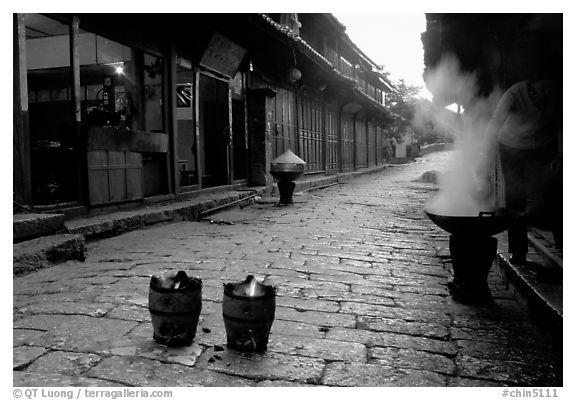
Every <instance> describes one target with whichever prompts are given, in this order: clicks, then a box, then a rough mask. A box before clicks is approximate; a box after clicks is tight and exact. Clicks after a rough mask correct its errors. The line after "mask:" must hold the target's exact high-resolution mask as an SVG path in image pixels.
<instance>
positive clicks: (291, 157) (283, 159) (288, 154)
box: [272, 149, 306, 165]
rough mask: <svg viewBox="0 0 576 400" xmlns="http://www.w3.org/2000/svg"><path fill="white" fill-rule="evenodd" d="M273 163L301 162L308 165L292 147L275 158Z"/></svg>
mask: <svg viewBox="0 0 576 400" xmlns="http://www.w3.org/2000/svg"><path fill="white" fill-rule="evenodd" d="M272 164H301V165H306V161H304V160H303V159H301V158H300V157H298V156H297V155H296V154H294V153H293V152H292V151H291V150H290V149H288V150H286V151H285V152H284V153H282V154H280V155H279V156H278V157H276V158H275V159H274V160H272Z"/></svg>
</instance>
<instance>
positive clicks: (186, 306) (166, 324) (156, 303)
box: [148, 271, 202, 346]
mask: <svg viewBox="0 0 576 400" xmlns="http://www.w3.org/2000/svg"><path fill="white" fill-rule="evenodd" d="M167 279H172V280H173V281H174V282H180V284H178V285H174V286H176V287H171V286H170V285H166V281H167ZM148 309H149V311H150V316H151V318H152V327H153V328H154V336H153V337H154V340H155V341H156V342H158V343H161V344H165V345H168V346H189V345H190V344H191V343H192V341H193V340H194V337H195V336H196V328H197V326H198V319H199V317H200V311H201V310H202V281H201V280H200V279H199V278H189V277H188V276H187V275H186V273H185V272H184V271H180V272H178V274H176V276H173V277H168V278H158V277H156V276H153V277H152V278H151V280H150V291H149V297H148Z"/></svg>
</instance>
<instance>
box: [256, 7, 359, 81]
mask: <svg viewBox="0 0 576 400" xmlns="http://www.w3.org/2000/svg"><path fill="white" fill-rule="evenodd" d="M260 16H261V17H262V19H263V20H264V21H266V22H267V23H268V24H269V25H270V26H272V27H273V28H274V29H276V30H277V31H278V32H281V33H283V34H285V35H286V36H287V37H288V38H290V39H292V40H293V41H294V43H295V44H296V45H297V46H298V48H299V50H301V51H303V52H305V53H308V54H309V55H310V56H312V57H314V58H315V59H316V60H317V61H319V62H320V63H323V64H325V65H326V67H328V68H330V69H331V70H332V71H333V72H334V73H335V74H336V75H337V76H338V77H339V78H340V79H344V80H347V81H349V83H356V81H355V80H354V79H353V78H350V77H348V76H346V75H344V74H343V73H342V72H340V71H339V70H337V69H336V68H335V67H334V65H332V63H331V62H330V61H328V60H327V59H326V58H325V57H324V56H323V55H322V54H320V53H318V52H317V51H316V50H314V48H313V47H312V46H310V45H309V44H308V43H307V42H306V41H305V40H304V39H302V38H301V37H300V36H299V35H297V34H296V33H295V32H294V31H293V30H292V29H290V28H289V27H287V26H286V25H282V24H279V23H278V22H275V21H274V20H273V19H272V18H270V17H269V16H267V15H266V14H260Z"/></svg>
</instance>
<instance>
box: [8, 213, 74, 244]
mask: <svg viewBox="0 0 576 400" xmlns="http://www.w3.org/2000/svg"><path fill="white" fill-rule="evenodd" d="M64 220H65V216H64V214H40V213H27V214H14V215H13V218H12V240H13V243H18V242H22V241H24V240H29V239H34V238H38V237H41V236H47V235H52V234H54V233H63V232H65V230H66V226H65V225H64Z"/></svg>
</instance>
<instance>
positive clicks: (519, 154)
mask: <svg viewBox="0 0 576 400" xmlns="http://www.w3.org/2000/svg"><path fill="white" fill-rule="evenodd" d="M500 161H501V163H502V173H503V175H504V187H505V192H504V197H505V202H506V207H507V208H510V209H512V210H515V211H518V212H519V213H521V215H520V216H519V217H518V218H516V219H515V221H514V222H513V223H512V225H511V226H510V228H509V229H508V251H509V252H510V253H511V254H512V259H513V261H514V262H523V261H525V260H526V254H527V253H528V235H527V228H526V218H525V216H524V213H525V211H526V183H525V154H524V152H523V151H521V150H515V149H512V148H510V147H507V146H504V145H500Z"/></svg>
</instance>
